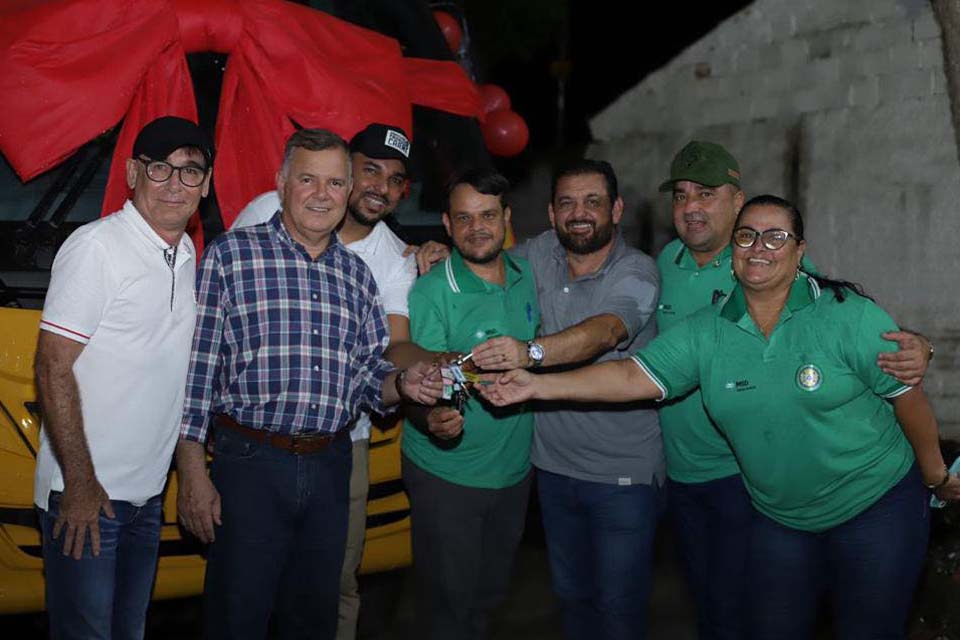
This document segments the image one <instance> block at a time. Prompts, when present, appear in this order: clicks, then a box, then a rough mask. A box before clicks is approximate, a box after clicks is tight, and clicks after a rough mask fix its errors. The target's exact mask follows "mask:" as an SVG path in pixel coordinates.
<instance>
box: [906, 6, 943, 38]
mask: <svg viewBox="0 0 960 640" xmlns="http://www.w3.org/2000/svg"><path fill="white" fill-rule="evenodd" d="M911 26H912V27H913V38H914V40H928V39H930V38H938V39H939V38H940V24H939V23H938V22H937V17H936V15H934V13H933V9H930V8H927V9H926V10H924V11H921V12H920V15H918V16H917V17H915V18H914V19H913V22H912V25H911Z"/></svg>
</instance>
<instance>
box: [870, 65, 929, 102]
mask: <svg viewBox="0 0 960 640" xmlns="http://www.w3.org/2000/svg"><path fill="white" fill-rule="evenodd" d="M932 76H933V73H931V71H929V70H926V69H912V70H909V71H901V72H899V73H888V74H884V75H881V76H880V101H881V102H882V103H894V102H899V101H901V100H907V99H910V98H923V97H926V96H930V95H932V94H933V85H934V82H933V77H932Z"/></svg>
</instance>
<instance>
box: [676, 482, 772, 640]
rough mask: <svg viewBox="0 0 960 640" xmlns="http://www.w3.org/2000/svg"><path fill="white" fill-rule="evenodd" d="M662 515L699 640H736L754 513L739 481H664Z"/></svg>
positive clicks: (740, 635)
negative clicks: (664, 511)
mask: <svg viewBox="0 0 960 640" xmlns="http://www.w3.org/2000/svg"><path fill="white" fill-rule="evenodd" d="M667 494H668V495H669V496H670V499H669V506H668V513H669V516H670V524H671V526H672V528H673V535H674V539H675V540H676V543H677V549H678V551H679V553H680V557H681V559H682V560H683V565H684V570H685V573H686V577H687V582H688V584H689V586H690V592H691V595H693V600H694V603H695V604H696V608H697V629H698V631H699V638H700V640H740V639H741V638H743V637H744V636H745V627H746V619H745V618H746V608H745V601H744V597H745V593H746V586H747V585H746V575H747V553H748V550H749V547H750V527H751V524H752V522H753V517H754V509H753V506H752V505H751V504H750V494H748V493H747V489H746V487H744V486H743V480H742V479H741V477H740V475H739V474H737V475H734V476H729V477H726V478H719V479H717V480H710V481H709V482H696V483H685V482H674V481H673V480H667Z"/></svg>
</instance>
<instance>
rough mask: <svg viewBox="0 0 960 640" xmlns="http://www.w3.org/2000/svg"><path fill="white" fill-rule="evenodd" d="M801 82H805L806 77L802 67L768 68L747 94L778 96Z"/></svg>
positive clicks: (789, 91)
mask: <svg viewBox="0 0 960 640" xmlns="http://www.w3.org/2000/svg"><path fill="white" fill-rule="evenodd" d="M803 84H806V79H805V78H804V73H803V69H802V68H786V69H768V70H767V71H766V72H764V73H763V75H762V76H761V78H760V82H759V84H758V85H757V86H755V87H754V88H753V91H752V92H749V94H752V95H753V96H754V97H766V96H773V97H779V96H781V95H783V94H789V93H791V92H793V91H795V90H796V89H798V88H799V87H800V86H802V85H803Z"/></svg>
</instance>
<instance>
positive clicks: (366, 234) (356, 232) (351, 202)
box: [231, 124, 424, 640]
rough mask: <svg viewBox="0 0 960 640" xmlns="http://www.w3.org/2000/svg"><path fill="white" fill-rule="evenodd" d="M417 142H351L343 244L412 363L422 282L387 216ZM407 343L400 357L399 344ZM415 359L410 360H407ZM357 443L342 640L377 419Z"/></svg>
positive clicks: (350, 621) (387, 133) (351, 632)
mask: <svg viewBox="0 0 960 640" xmlns="http://www.w3.org/2000/svg"><path fill="white" fill-rule="evenodd" d="M409 155H410V142H409V140H408V139H407V136H406V134H405V133H404V132H403V130H402V129H400V128H398V127H391V126H387V125H384V124H371V125H369V126H368V127H367V128H365V129H364V130H363V131H361V132H359V133H358V134H356V135H355V136H354V137H353V139H352V140H351V141H350V158H351V161H352V163H353V190H352V191H351V192H350V197H349V199H348V201H347V215H345V216H344V218H343V224H342V226H341V227H340V228H339V229H338V230H337V235H338V236H339V237H340V241H341V242H343V244H344V245H346V247H347V248H348V249H350V250H351V251H353V252H354V253H355V254H357V255H358V256H360V258H361V259H362V260H363V261H364V262H365V263H366V265H367V266H368V267H370V271H371V272H373V278H374V280H376V283H377V289H379V290H380V301H381V302H382V304H383V308H384V311H385V312H386V314H387V322H388V324H389V326H390V346H391V348H392V350H391V356H390V359H391V360H393V361H394V364H396V365H397V366H401V367H403V366H407V365H408V364H410V363H412V362H413V361H414V360H415V359H417V358H418V357H419V359H424V355H423V354H422V352H420V353H418V352H419V350H417V349H416V347H415V345H413V344H412V343H410V320H409V312H408V310H407V293H409V291H410V287H411V286H412V285H413V282H414V280H416V278H417V264H416V261H415V259H414V256H413V255H412V254H411V255H410V256H407V257H404V255H403V253H404V250H405V249H406V247H407V245H406V243H404V242H403V241H402V240H401V239H400V238H398V237H397V236H396V234H394V233H393V231H391V230H390V227H388V226H387V223H386V222H384V218H386V217H387V216H388V215H390V214H391V213H393V211H394V209H396V208H397V205H398V204H399V203H400V200H401V198H402V197H403V193H404V190H405V189H406V187H407V161H408V158H409ZM279 209H280V198H279V197H278V196H277V192H276V191H268V192H266V193H263V194H261V195H259V196H257V197H256V198H254V199H253V200H252V201H250V203H249V204H248V205H247V206H246V207H244V209H243V211H241V212H240V214H239V215H238V216H237V219H236V220H235V221H234V223H233V225H232V226H231V228H233V229H236V228H239V227H247V226H252V225H255V224H260V223H263V222H266V221H268V220H269V219H270V218H272V217H273V216H274V214H275V213H276V212H277V211H278V210H279ZM403 343H407V344H404V346H403V347H402V349H403V350H404V351H403V352H401V353H400V354H399V355H398V351H397V349H396V346H397V345H398V344H403ZM404 355H409V356H410V358H409V359H408V358H405V357H404ZM350 437H351V439H352V440H353V471H352V473H351V475H350V512H349V524H348V525H347V548H346V554H345V557H344V560H343V570H342V573H341V577H340V607H339V613H338V622H337V640H353V638H355V637H356V632H357V621H358V619H359V612H360V595H359V592H358V589H357V569H358V568H359V566H360V559H361V557H362V556H363V541H364V534H365V533H366V522H367V492H368V489H369V475H368V468H369V465H368V457H369V451H370V418H369V417H368V416H367V415H366V414H364V415H361V416H359V417H358V418H357V424H356V426H355V427H354V428H353V430H352V431H351V432H350Z"/></svg>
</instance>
